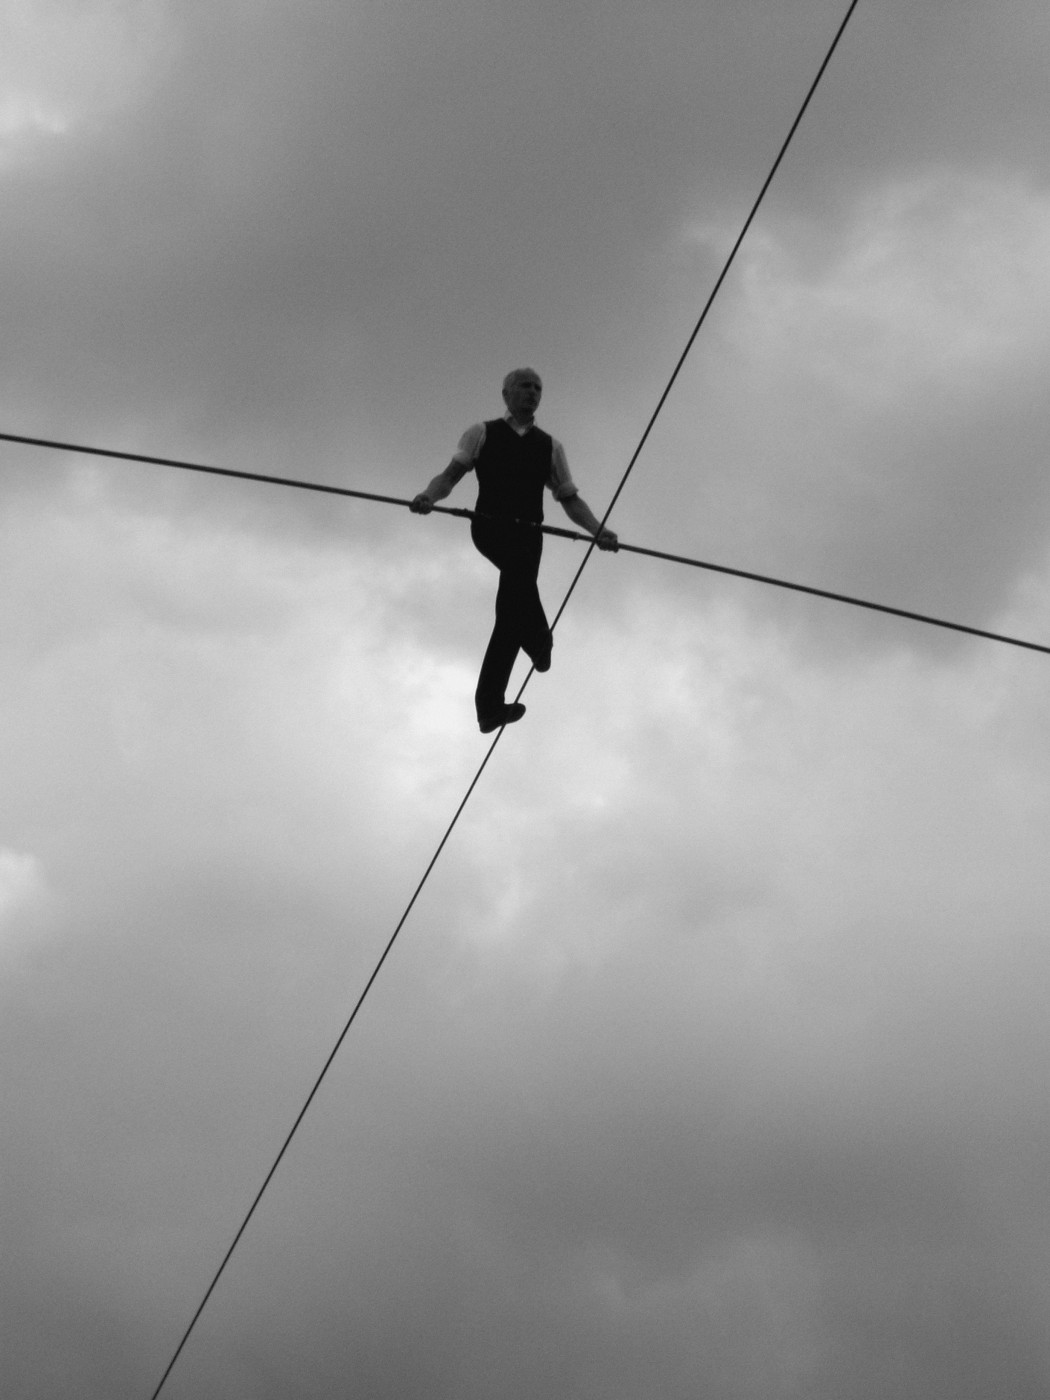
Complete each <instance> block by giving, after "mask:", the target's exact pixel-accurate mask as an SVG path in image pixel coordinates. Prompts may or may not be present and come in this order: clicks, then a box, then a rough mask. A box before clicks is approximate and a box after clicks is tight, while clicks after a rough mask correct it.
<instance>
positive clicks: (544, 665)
mask: <svg viewBox="0 0 1050 1400" xmlns="http://www.w3.org/2000/svg"><path fill="white" fill-rule="evenodd" d="M553 646H554V640H553V638H550V639H548V641H547V645H546V646H545V647H542V648H541V649H540V650H539V651H538V652H537V653H536V655H535V656H533V657H531V658H530V659H531V661H532V664H533V666H535V668H536V670H537V671H540V672H542V671H549V670H550V668H551V648H552V647H553Z"/></svg>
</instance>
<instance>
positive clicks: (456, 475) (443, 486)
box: [408, 457, 470, 515]
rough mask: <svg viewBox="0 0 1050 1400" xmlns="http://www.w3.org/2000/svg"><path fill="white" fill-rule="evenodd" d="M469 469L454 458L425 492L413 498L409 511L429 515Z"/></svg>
mask: <svg viewBox="0 0 1050 1400" xmlns="http://www.w3.org/2000/svg"><path fill="white" fill-rule="evenodd" d="M468 471H470V468H469V467H465V466H464V465H463V463H462V462H457V461H456V459H455V458H454V457H453V459H452V461H451V462H449V464H448V466H447V467H446V468H445V470H444V471H443V472H438V474H437V476H436V477H434V479H433V481H431V483H430V485H429V486H428V487H427V489H426V490H425V491H420V493H419V495H418V496H415V497H413V499H412V501H411V503H410V505H409V507H408V508H409V510H412V511H415V513H416V515H427V514H428V513H429V512H430V511H432V510H433V509H434V506H435V505H436V504H437V503H438V501H443V500H444V499H445V497H446V496H447V495H448V494H449V492H450V491H451V490H452V488H453V486H455V484H456V482H457V481H462V480H463V478H464V477H465V476H466V474H467V472H468Z"/></svg>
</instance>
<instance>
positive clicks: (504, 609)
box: [411, 369, 619, 734]
mask: <svg viewBox="0 0 1050 1400" xmlns="http://www.w3.org/2000/svg"><path fill="white" fill-rule="evenodd" d="M542 393H543V385H542V383H541V382H540V377H539V375H538V374H537V373H536V371H535V370H534V369H515V370H511V372H510V374H508V375H507V377H506V379H504V381H503V402H504V403H505V404H506V405H507V411H506V413H505V414H504V416H503V417H502V418H494V419H492V420H491V421H490V422H486V423H475V424H474V426H473V427H471V428H468V429H467V431H466V432H465V433H464V434H463V436H462V437H461V438H460V440H459V446H458V447H457V448H456V451H455V452H454V453H453V456H452V460H451V462H449V464H448V466H447V467H446V468H445V470H444V471H443V472H439V473H438V475H437V476H436V477H434V479H433V481H432V482H431V483H430V485H429V486H428V487H427V489H426V490H425V491H421V492H420V493H419V495H418V496H416V497H415V499H414V500H413V501H412V504H411V509H412V510H414V511H415V512H416V514H417V515H426V514H427V512H428V511H430V510H432V509H433V508H434V505H435V504H436V503H437V502H438V501H441V500H444V498H445V497H446V496H447V495H448V494H449V492H450V491H451V490H452V488H453V487H454V486H455V485H456V483H457V482H458V481H461V480H462V479H463V477H465V476H466V474H467V473H468V472H470V471H476V472H477V476H478V500H477V506H476V511H477V514H476V515H475V517H474V519H473V520H472V521H471V525H470V535H471V539H472V540H473V541H474V545H475V547H476V548H477V549H478V550H479V551H480V552H481V553H482V554H483V555H484V556H485V558H486V559H488V560H489V561H490V562H491V563H493V564H495V566H496V568H497V569H499V588H498V590H497V593H496V623H495V626H494V627H493V629H492V636H491V637H490V638H489V644H488V648H487V650H486V652H485V657H484V660H483V661H482V663H481V674H480V676H479V677H478V688H477V691H476V693H475V696H474V703H475V705H476V707H477V713H478V725H479V727H480V729H481V732H482V734H490V733H491V732H492V731H493V730H494V729H500V728H502V726H503V725H505V724H513V723H514V722H515V721H516V720H519V719H521V717H522V715H523V714H524V713H525V706H524V705H522V704H510V705H508V704H507V700H506V694H507V685H508V683H509V681H510V673H511V671H512V670H513V668H514V661H515V659H516V657H517V655H518V651H519V649H520V650H522V651H524V652H525V653H526V655H527V656H528V657H529V659H530V660H531V662H532V664H533V666H535V668H536V670H537V671H549V670H550V664H551V646H552V643H553V637H552V636H551V630H550V627H549V626H548V623H547V617H546V614H545V613H544V611H543V604H542V603H541V601H540V594H539V587H538V578H539V570H540V554H541V552H542V549H543V535H542V533H541V531H539V530H537V529H532V528H530V527H529V526H528V525H527V524H526V525H520V524H516V523H515V522H517V521H533V522H535V524H537V525H538V524H539V523H540V521H541V520H542V519H543V488H544V487H547V488H548V489H549V490H550V491H551V492H552V494H553V496H554V499H555V500H556V501H559V502H560V503H561V506H562V509H563V510H564V511H565V513H566V515H568V517H569V519H570V520H572V521H573V522H574V523H575V524H576V525H579V526H580V528H581V529H583V530H587V531H588V532H589V533H590V534H592V535H593V536H594V537H595V539H596V541H597V544H598V548H599V549H617V548H618V547H619V541H618V540H617V537H616V535H615V534H614V532H613V531H612V530H606V529H603V528H602V526H601V524H600V522H599V521H598V520H597V519H596V518H595V516H594V514H593V513H592V512H591V510H590V507H589V506H588V505H587V503H586V502H585V501H584V499H583V497H582V496H581V495H580V493H579V491H578V490H577V489H576V486H575V484H574V482H573V479H572V477H571V476H570V475H569V465H568V462H567V461H566V459H565V451H564V449H563V448H562V445H561V443H560V442H556V441H555V439H554V438H552V437H551V436H550V435H549V434H548V433H545V432H544V431H543V430H542V429H541V428H538V427H536V424H535V417H536V409H537V408H538V407H539V403H540V395H541V394H542Z"/></svg>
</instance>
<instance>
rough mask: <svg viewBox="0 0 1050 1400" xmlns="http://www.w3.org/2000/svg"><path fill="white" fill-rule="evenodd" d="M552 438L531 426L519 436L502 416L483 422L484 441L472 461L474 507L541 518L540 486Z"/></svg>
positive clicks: (484, 512)
mask: <svg viewBox="0 0 1050 1400" xmlns="http://www.w3.org/2000/svg"><path fill="white" fill-rule="evenodd" d="M553 452H554V439H553V438H552V437H551V436H550V434H549V433H545V432H544V431H543V429H542V428H536V427H532V428H530V429H529V431H528V432H527V433H526V434H525V436H524V437H519V436H518V435H517V433H516V432H515V431H514V429H513V428H512V427H511V426H510V424H509V423H508V422H507V420H506V419H505V418H494V419H493V420H492V422H491V423H486V424H485V442H484V444H483V445H482V448H481V452H480V454H479V456H478V460H477V462H476V464H475V469H476V471H477V474H478V504H477V509H478V510H479V511H480V512H481V514H482V515H496V516H502V517H508V516H509V517H510V518H511V519H514V520H535V521H537V522H538V521H540V520H542V519H543V488H544V487H545V486H546V485H547V482H548V481H549V480H550V474H551V457H552V455H553Z"/></svg>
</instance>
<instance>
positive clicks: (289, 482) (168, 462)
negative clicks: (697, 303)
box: [0, 0, 1005, 1400]
mask: <svg viewBox="0 0 1050 1400" xmlns="http://www.w3.org/2000/svg"><path fill="white" fill-rule="evenodd" d="M858 3H859V0H851V3H850V5H849V8H848V9H847V11H846V15H845V18H844V19H843V21H842V23H841V24H840V26H839V28H838V31H837V32H836V34H835V37H834V39H833V41H832V43H831V45H830V47H829V49H828V51H827V54H826V55H825V57H824V61H823V62H822V64H821V65H820V68H819V70H818V72H817V76H816V77H815V78H814V80H813V82H812V84H811V85H810V88H809V91H808V92H807V94H806V97H805V100H804V101H803V103H802V106H801V107H800V109H799V112H798V114H797V116H796V117H795V120H794V122H793V123H792V125H791V129H790V131H789V132H788V135H787V137H786V139H785V140H784V142H783V144H782V146H781V148H780V151H779V153H778V155H777V157H776V160H775V161H774V163H773V166H772V168H771V169H770V171H769V174H768V175H767V177H766V179H765V182H764V183H763V185H762V188H761V190H760V192H759V194H758V197H757V198H756V200H755V201H754V204H753V205H752V208H751V211H750V213H749V214H748V216H747V219H746V220H745V222H744V225H743V227H742V229H741V231H740V234H739V236H738V237H737V240H736V242H735V243H734V245H733V248H732V250H731V252H730V254H729V257H728V258H727V260H726V262H725V265H724V266H723V268H722V271H721V273H720V274H719V276H718V279H717V281H716V282H715V285H714V288H713V290H712V291H711V294H710V296H709V297H708V299H707V302H706V304H705V305H704V308H703V311H702V312H701V314H700V317H699V319H698V321H697V323H696V325H695V326H694V328H693V331H692V334H691V335H690V337H689V339H688V341H687V342H686V346H685V349H684V350H683V351H682V354H681V355H680V357H679V359H678V362H677V364H676V365H675V368H674V371H673V372H672V374H671V376H670V378H669V380H668V382H667V384H666V386H665V388H664V391H663V393H662V394H661V396H660V399H659V401H658V403H657V405H656V408H655V410H654V411H653V413H652V416H651V417H650V419H649V422H648V424H647V425H646V428H645V431H644V432H643V434H642V436H641V439H640V441H639V443H638V446H637V447H636V449H635V451H634V454H633V455H632V457H631V459H630V461H629V463H628V465H627V468H626V470H625V471H624V473H623V476H622V477H621V479H620V482H619V485H618V486H617V488H616V490H615V492H614V493H613V496H612V499H611V500H610V502H609V505H608V507H607V509H606V511H605V514H604V515H603V516H602V521H601V523H602V525H603V526H604V525H605V523H606V522H607V520H608V519H609V516H610V514H611V513H612V510H613V507H614V506H615V505H616V502H617V500H618V499H619V497H620V494H621V492H622V491H623V489H624V486H625V485H626V483H627V479H628V477H629V476H630V474H631V472H632V471H633V469H634V466H635V463H636V462H637V460H638V457H639V456H640V454H641V451H642V448H643V447H644V446H645V443H646V441H647V440H648V437H649V434H650V432H651V431H652V428H653V425H654V423H655V422H656V419H657V417H658V416H659V414H660V412H661V410H662V408H663V406H664V404H665V402H666V401H667V398H668V395H669V394H670V392H671V389H672V387H673V386H674V383H675V381H676V380H677V378H678V375H679V372H680V371H681V368H682V366H683V365H684V363H685V361H686V358H687V357H688V355H689V352H690V350H691V349H692V346H693V343H694V341H695V340H696V337H697V335H698V334H699V332H700V329H701V327H702V326H703V324H704V321H705V320H706V318H707V314H708V312H709V310H710V308H711V306H712V304H713V302H714V300H715V297H716V296H717V295H718V292H719V290H720V288H721V286H722V283H723V282H724V281H725V278H726V275H727V274H728V272H729V269H730V267H731V266H732V264H733V261H734V259H735V258H736V254H737V251H738V249H739V248H740V246H741V244H742V243H743V241H744V238H745V237H746V235H747V232H748V230H749V229H750V227H751V224H752V221H753V220H754V218H755V215H756V214H757V212H758V208H759V206H760V205H761V203H762V201H763V199H764V198H765V194H766V191H767V190H768V189H769V186H770V185H771V183H772V181H773V178H774V176H775V175H776V173H777V170H778V169H779V167H780V163H781V161H782V160H783V158H784V154H785V152H786V151H787V149H788V146H789V145H790V144H791V140H792V138H793V137H794V135H795V132H796V130H797V128H798V126H799V123H800V122H801V120H802V117H803V115H804V114H805V112H806V109H807V108H808V106H809V103H810V100H811V98H812V97H813V94H814V92H815V91H816V89H817V87H818V85H819V83H820V81H821V78H822V77H823V75H824V72H825V70H826V68H827V66H828V64H829V62H830V61H831V57H832V55H833V54H834V52H835V49H836V48H837V47H838V43H839V40H840V39H841V37H842V35H843V33H844V32H845V29H846V26H847V24H848V23H849V20H850V17H851V16H852V14H853V11H854V10H855V9H856V7H857V4H858ZM0 437H3V438H5V439H7V440H8V441H14V442H23V443H26V444H29V445H33V446H47V447H53V448H61V447H65V448H67V450H76V451H85V452H89V453H93V454H95V455H99V456H112V457H119V458H124V459H126V460H132V461H146V462H151V463H155V464H157V465H161V466H179V467H182V468H184V469H187V470H192V471H202V472H206V473H209V474H212V475H216V476H230V477H241V478H251V479H256V480H262V481H269V482H272V483H274V484H279V485H286V486H296V487H299V488H300V489H305V490H317V491H322V492H325V493H327V494H331V495H344V496H362V497H364V496H368V497H369V498H371V499H376V500H384V501H387V502H389V503H391V504H399V505H400V504H407V502H402V501H400V500H397V499H396V498H393V497H379V496H376V497H372V496H370V493H366V492H358V491H351V490H347V489H344V488H339V487H328V486H321V485H315V484H313V483H306V482H301V481H296V480H294V479H290V478H279V477H263V476H255V475H254V474H252V473H247V472H237V471H233V470H226V469H222V468H216V467H203V466H199V465H197V464H191V463H182V462H176V461H175V460H174V459H170V458H160V457H144V456H140V455H138V454H134V453H122V452H104V451H103V450H101V449H91V448H73V447H72V446H70V445H68V444H58V443H51V442H47V441H46V440H44V439H36V438H27V437H17V436H15V435H14V434H0ZM439 509H440V508H439ZM446 510H447V513H450V514H459V513H460V512H458V511H455V510H452V509H449V508H446ZM464 513H466V512H464ZM549 532H550V533H559V532H557V531H554V530H551V531H549ZM565 533H571V532H565ZM583 538H588V539H589V537H586V536H585V537H583ZM594 547H595V542H594V540H593V539H590V540H589V545H588V549H587V551H586V553H585V555H584V558H583V560H582V562H581V563H580V566H579V568H578V569H577V571H576V574H575V576H574V578H573V580H572V582H571V584H570V585H569V588H568V591H567V592H566V594H565V597H564V598H563V600H562V603H561V606H560V607H559V608H558V611H557V614H556V615H555V618H554V621H553V623H552V628H553V627H554V626H556V625H557V623H558V620H559V619H560V618H561V616H562V614H563V613H564V611H565V608H566V606H567V605H568V602H569V599H570V598H571V597H572V594H573V592H574V590H575V588H576V585H577V583H578V582H579V579H580V577H581V575H582V574H583V570H584V568H585V567H586V565H587V562H588V560H589V559H590V556H591V552H592V550H593V549H594ZM624 547H625V548H629V547H628V546H624ZM634 552H637V553H651V554H653V555H654V556H655V557H665V558H669V559H671V558H674V556H670V555H665V556H661V555H659V554H658V553H657V552H656V551H647V550H641V549H636V550H635V551H634ZM675 562H679V563H693V564H697V566H698V567H715V566H708V565H703V564H700V562H699V561H695V560H686V559H683V558H679V559H676V560H675ZM723 572H731V573H738V574H741V575H742V576H743V577H757V576H755V575H748V574H745V573H744V572H743V571H742V570H723ZM762 581H763V582H767V583H773V582H777V581H776V580H772V579H763V580H762ZM786 586H789V587H800V588H801V586H799V585H786ZM801 591H805V592H819V590H815V589H805V588H801ZM824 596H829V597H830V596H834V595H824ZM840 601H854V600H847V599H845V598H840ZM862 606H878V605H872V604H862ZM885 611H896V610H894V609H885ZM905 615H907V614H905ZM963 630H973V629H963ZM979 635H985V634H979ZM987 635H991V634H987ZM997 640H1005V639H1001V638H999V639H997ZM531 675H532V671H531V670H530V671H529V673H528V675H526V677H525V680H524V682H523V683H522V686H521V689H520V690H519V692H518V694H519V695H520V694H521V693H522V691H524V689H525V686H526V685H527V684H528V682H529V678H530V677H531ZM502 733H503V731H502V729H501V730H499V731H498V732H497V734H496V737H495V738H494V739H493V741H492V743H491V745H490V746H489V749H488V752H487V753H486V755H485V758H484V759H483V761H482V763H481V765H480V767H479V768H478V770H477V772H476V773H475V775H474V778H473V779H472V781H471V783H470V785H469V787H468V788H467V791H466V793H465V795H464V797H463V799H462V801H461V802H460V804H459V806H458V807H457V809H456V812H455V815H454V816H453V818H452V820H451V822H450V823H449V825H448V827H447V828H446V831H445V834H444V836H443V837H442V838H441V841H440V843H439V844H438V847H437V849H436V850H435V852H434V855H433V856H432V857H431V860H430V864H429V865H428V866H427V868H426V871H425V872H424V874H423V876H422V878H421V880H420V881H419V883H418V885H417V886H416V889H415V892H414V893H413V895H412V898H411V899H410V900H409V902H408V904H407V906H406V908H405V911H404V913H403V914H402V916H401V918H400V920H399V921H398V924H397V927H396V928H395V930H394V932H393V934H392V935H391V936H390V939H389V940H388V942H387V944H386V947H385V948H384V950H383V953H382V956H381V957H380V959H379V961H378V962H377V964H376V966H375V968H374V970H373V972H372V974H371V976H370V977H369V979H368V982H367V983H366V985H365V987H364V990H363V991H362V992H361V995H360V996H359V997H358V999H357V1002H356V1004H355V1006H354V1009H353V1011H352V1012H351V1015H350V1017H349V1019H348V1020H347V1022H346V1025H345V1026H344V1027H343V1030H342V1032H341V1033H340V1035H339V1038H338V1040H337V1041H336V1043H335V1046H334V1047H333V1049H332V1051H331V1053H330V1054H329V1056H328V1059H327V1060H326V1061H325V1064H324V1066H323V1068H322V1070H321V1073H320V1074H319V1075H318V1076H317V1079H316V1080H315V1082H314V1085H313V1088H312V1089H311V1090H310V1093H309V1095H308V1096H307V1098H306V1101H305V1103H304V1104H303V1106H302V1108H301V1109H300V1111H299V1114H298V1117H297V1118H296V1120H295V1122H294V1124H293V1125H292V1128H291V1130H290V1131H289V1133H288V1134H287V1136H286V1138H285V1140H284V1143H283V1144H282V1146H281V1149H280V1151H279V1152H278V1154H277V1157H276V1158H275V1160H274V1162H273V1165H272V1166H271V1167H270V1170H269V1172H268V1173H267V1175H266V1179H265V1180H264V1182H263V1184H262V1186H261V1187H260V1188H259V1190H258V1192H257V1193H256V1196H255V1199H254V1200H253V1201H252V1204H251V1207H250V1209H249V1211H248V1213H247V1215H246V1216H245V1218H244V1220H243V1222H242V1223H241V1226H240V1228H239V1229H238V1231H237V1233H236V1235H235V1236H234V1239H233V1241H232V1243H231V1244H230V1247H229V1248H228V1249H227V1251H226V1254H225V1255H224V1256H223V1259H222V1263H221V1264H220V1265H219V1268H218V1270H217V1271H216V1273H215V1275H214V1277H213V1278H212V1281H211V1283H210V1285H209V1286H208V1289H207V1291H206V1292H205V1294H204V1297H203V1298H202V1300H201V1302H200V1305H199V1306H198V1308H197V1310H196V1312H195V1313H194V1315H193V1317H192V1319H191V1321H190V1324H189V1326H188V1327H187V1328H186V1330H185V1332H184V1333H183V1336H182V1339H181V1340H180V1342H179V1344H178V1346H177V1348H176V1349H175V1352H174V1354H173V1356H172V1358H171V1360H170V1361H169V1363H168V1366H167V1368H166V1370H165V1372H164V1374H163V1376H162V1377H161V1379H160V1383H159V1384H158V1385H157V1387H156V1389H155V1390H154V1392H153V1395H152V1397H151V1400H157V1397H158V1396H159V1395H160V1392H161V1390H162V1389H163V1387H164V1384H165V1382H166V1381H167V1379H168V1376H169V1375H170V1374H171V1372H172V1369H173V1368H174V1366H175V1364H176V1362H177V1361H178V1359H179V1356H180V1355H181V1353H182V1351H183V1348H184V1347H185V1345H186V1343H187V1341H188V1340H189V1337H190V1334H191V1333H192V1331H193V1329H194V1327H195V1326H196V1323H197V1320H198V1318H199V1317H200V1316H201V1314H202V1312H203V1311H204V1308H205V1307H206V1305H207V1303H208V1301H209V1299H210V1298H211V1296H212V1294H213V1292H214V1290H215V1288H216V1286H217V1284H218V1282H219V1279H220V1278H221V1277H222V1274H223V1272H224V1271H225V1269H226V1266H227V1264H228V1263H229V1260H230V1258H231V1257H232V1255H233V1253H234V1250H235V1249H236V1248H237V1245H238V1243H239V1242H240V1240H241V1237H242V1236H243V1234H244V1232H245V1230H246V1229H247V1227H248V1224H249V1222H250V1221H251V1219H252V1217H253V1216H254V1214H255V1211H256V1208H257V1207H258V1205H259V1202H260V1201H261V1200H262V1197H263V1195H264V1193H265V1191H266V1189H267V1187H268V1186H269V1183H270V1181H271V1180H272V1178H273V1176H274V1173H275V1172H276V1171H277V1168H278V1166H279V1165H280V1163H281V1161H282V1159H283V1157H284V1155H285V1153H286V1152H287V1150H288V1147H289V1145H290V1144H291V1141H292V1139H293V1138H294V1136H295V1134H296V1132H297V1130H298V1128H299V1125H300V1124H301V1123H302V1121H303V1118H304V1117H305V1115H306V1112H307V1110H308V1109H309V1107H310V1105H311V1103H312V1102H313V1100H314V1098H315V1096H316V1094H317V1092H318V1090H319V1089H320V1087H321V1083H322V1081H323V1079H324V1078H325V1076H326V1074H327V1073H328V1070H329V1068H330V1066H331V1064H332V1062H333V1061H334V1059H335V1057H336V1055H337V1053H338V1051H339V1049H340V1047H341V1046H342V1044H343V1041H344V1040H345V1038H346V1035H347V1033H348V1032H349V1030H350V1027H351V1026H352V1024H353V1022H354V1019H355V1018H356V1016H357V1013H358V1011H359V1010H360V1009H361V1006H362V1005H363V1003H364V1000H365V998H366V997H367V995H368V993H369V991H370V990H371V987H372V985H373V983H374V982H375V980H376V978H377V977H378V975H379V972H380V970H381V968H382V967H383V965H384V963H385V962H386V959H387V957H388V955H389V953H390V951H391V949H392V948H393V946H394V943H395V941H396V939H397V937H398V934H399V933H400V932H401V929H402V928H403V926H404V924H405V921H406V920H407V918H408V916H409V913H410V912H411V910H412V908H413V906H414V905H415V902H416V900H417V898H418V897H419V894H420V892H421V891H422V889H423V886H424V885H425V884H426V881H427V879H428V878H429V876H430V873H431V871H432V870H433V868H434V866H435V864H436V863H437V860H438V858H439V856H440V855H441V852H442V851H443V849H444V847H445V844H446V842H447V841H448V839H449V837H450V836H451V834H452V831H453V829H454V827H455V825H456V823H457V822H458V820H459V817H460V815H461V813H462V812H463V810H464V808H465V807H466V805H467V802H468V801H469V799H470V797H471V795H472V793H473V792H474V789H475V787H476V786H477V784H478V781H479V779H480V778H481V775H482V773H483V772H484V770H485V768H486V766H487V764H488V761H489V759H490V758H491V757H492V754H493V753H494V752H495V748H496V745H497V744H498V742H499V740H500V737H501V736H502Z"/></svg>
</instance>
